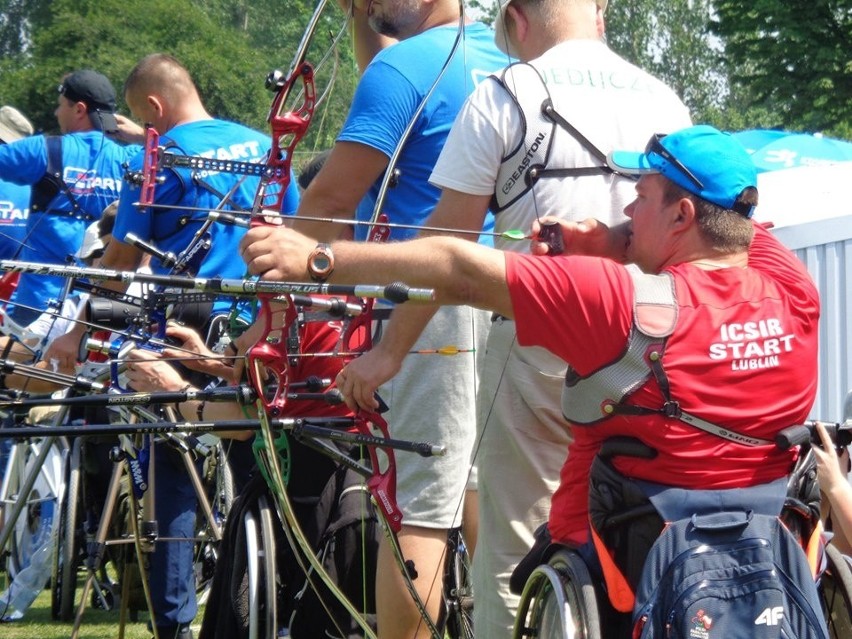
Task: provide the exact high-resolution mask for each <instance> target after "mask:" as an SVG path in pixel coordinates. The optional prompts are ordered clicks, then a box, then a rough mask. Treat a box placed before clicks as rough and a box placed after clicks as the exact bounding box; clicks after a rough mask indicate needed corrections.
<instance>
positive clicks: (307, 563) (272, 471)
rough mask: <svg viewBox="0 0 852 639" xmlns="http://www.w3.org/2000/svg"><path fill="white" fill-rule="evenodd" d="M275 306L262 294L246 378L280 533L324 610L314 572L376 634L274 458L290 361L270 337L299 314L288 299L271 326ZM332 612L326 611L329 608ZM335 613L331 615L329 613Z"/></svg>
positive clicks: (281, 341) (368, 631)
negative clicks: (306, 524)
mask: <svg viewBox="0 0 852 639" xmlns="http://www.w3.org/2000/svg"><path fill="white" fill-rule="evenodd" d="M272 316H273V310H272V307H271V300H270V299H269V298H263V299H261V308H260V317H259V319H260V321H261V322H262V325H263V329H264V331H263V335H262V336H261V338H260V339H259V340H258V343H257V344H255V346H254V347H252V348H251V349H250V350H249V352H248V354H247V360H248V373H249V380H250V382H251V384H252V386H253V387H254V389H255V392H256V393H257V409H258V418H259V420H260V434H261V438H262V441H263V443H264V448H263V451H262V455H261V459H262V461H263V462H264V466H265V469H266V474H267V477H269V479H270V481H269V488H270V490H271V491H272V495H273V499H274V503H275V505H276V510H277V511H278V514H279V515H280V517H281V520H282V522H284V524H285V525H284V533H285V535H286V537H287V541H288V543H289V544H290V546H291V548H292V549H293V554H294V557H295V558H296V561H297V563H298V564H299V567H300V568H301V570H302V571H303V572H304V574H305V577H306V579H307V580H308V583H309V584H310V585H311V588H313V589H314V591H315V592H316V594H317V597H318V599H319V601H320V602H321V604H322V605H323V607H324V608H326V610H329V609H328V606H327V604H326V603H325V602H324V601H323V597H322V594H321V593H320V592H319V590H317V587H316V585H314V583H313V582H312V575H314V574H316V575H317V576H318V577H319V578H320V580H321V581H322V582H323V583H324V584H325V585H326V587H327V588H328V589H329V591H330V592H331V593H332V595H333V596H334V597H335V598H336V599H337V600H338V601H339V602H340V603H341V605H343V607H344V608H345V609H346V611H347V612H348V613H349V614H350V615H351V616H352V618H353V619H354V620H355V622H356V623H357V624H358V625H359V626H360V627H361V629H362V630H363V631H364V636H365V637H368V638H371V639H376V635H375V632H374V631H373V629H372V628H371V627H370V625H369V623H367V621H366V620H365V619H364V617H363V615H362V613H361V612H360V611H358V610H357V608H356V607H355V606H354V605H353V604H352V603H351V602H350V601H349V599H348V598H347V597H346V595H345V593H343V591H342V590H340V588H339V587H338V586H337V584H335V583H334V580H333V579H332V578H331V576H330V575H329V574H328V572H327V571H326V570H325V567H324V566H323V565H322V562H321V561H320V560H319V559H318V558H317V556H316V553H315V552H314V548H313V547H312V545H311V543H310V541H309V540H308V538H307V536H306V535H305V533H304V531H303V530H302V527H301V525H300V524H299V521H298V519H297V517H296V514H295V509H294V508H293V505H292V502H291V501H290V497H289V495H288V492H287V482H286V479H285V473H284V471H283V470H282V468H281V463H280V461H279V459H278V453H277V452H276V451H277V447H276V445H275V444H276V441H275V440H276V437H275V433H274V432H273V429H272V425H271V422H270V416H273V417H274V416H278V415H280V414H281V413H282V412H283V410H284V408H285V403H286V401H287V393H288V391H289V382H290V366H289V360H288V357H287V355H288V353H287V340H286V339H278V340H272V341H270V340H268V336H269V335H270V334H272V333H278V334H279V335H286V334H287V332H288V329H289V327H290V326H292V325H293V324H294V323H295V322H296V321H297V320H298V316H297V311H296V308H295V306H294V305H293V304H292V303H286V305H285V307H284V320H283V322H282V324H281V326H280V328H275V327H274V326H273V321H272ZM270 374H271V375H272V376H273V377H275V378H276V381H277V384H276V392H275V395H274V396H273V397H272V398H267V397H266V394H265V392H264V391H265V388H266V385H267V378H268V376H269V375H270ZM329 614H330V611H329ZM330 618H332V619H333V616H332V615H330Z"/></svg>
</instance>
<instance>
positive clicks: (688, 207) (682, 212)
mask: <svg viewBox="0 0 852 639" xmlns="http://www.w3.org/2000/svg"><path fill="white" fill-rule="evenodd" d="M675 210H676V213H675V218H674V223H675V224H678V225H682V226H683V227H684V228H688V227H689V226H691V225H692V224H693V223H694V222H695V215H696V210H695V202H693V201H692V200H691V199H690V198H688V197H682V198H680V199H679V200H678V202H677V207H676V208H675Z"/></svg>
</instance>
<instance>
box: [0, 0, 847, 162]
mask: <svg viewBox="0 0 852 639" xmlns="http://www.w3.org/2000/svg"><path fill="white" fill-rule="evenodd" d="M314 4H315V2H314V0H287V1H286V2H281V1H280V0H278V1H276V2H273V1H272V0H147V2H144V3H138V2H126V1H122V0H97V1H96V2H95V1H93V0H0V103H2V104H11V105H14V106H16V107H18V108H19V109H21V110H22V111H23V112H25V113H26V114H27V115H28V116H29V117H30V118H31V119H32V120H33V122H34V124H35V125H36V127H37V128H39V129H41V130H44V131H47V132H55V130H56V123H55V119H54V118H53V110H54V108H55V105H56V92H55V87H56V86H57V85H58V83H59V81H60V79H61V77H62V75H63V74H65V73H67V72H69V71H72V70H75V69H79V68H84V67H90V68H94V69H96V70H99V71H101V72H102V73H104V74H106V75H107V76H108V77H109V78H110V79H111V80H112V81H113V83H114V85H115V86H116V89H117V90H118V92H119V94H121V92H122V91H121V86H122V83H123V80H124V77H125V76H126V75H127V72H128V71H129V70H130V68H131V67H132V66H133V65H134V64H135V62H136V61H137V60H138V59H139V58H141V57H142V56H143V55H146V54H148V53H152V52H155V51H166V52H168V53H172V54H173V55H175V56H176V57H177V58H179V59H180V60H181V61H182V62H183V63H184V64H185V65H186V66H187V67H188V68H189V70H190V72H191V73H192V75H193V77H194V78H195V80H196V82H197V84H198V87H199V90H200V91H201V93H202V97H203V99H204V101H205V103H206V104H207V106H208V108H209V109H210V111H211V112H213V113H214V114H215V115H217V116H219V117H224V118H229V119H235V120H239V121H241V122H245V123H247V124H249V125H251V126H254V127H256V128H259V129H261V130H263V129H265V128H266V116H267V111H268V108H269V104H270V101H271V96H270V94H269V93H268V92H267V91H266V90H265V89H264V81H265V78H266V76H267V74H268V73H269V72H270V71H272V70H273V69H276V68H278V69H281V70H283V71H286V70H287V66H288V65H289V63H290V61H291V59H292V57H293V54H294V52H295V49H296V47H297V45H298V43H299V41H300V39H301V36H302V32H303V30H304V28H305V25H306V24H307V22H308V19H309V17H310V15H311V12H312V11H313V6H314ZM609 4H610V6H609V8H608V10H607V38H608V41H609V43H610V46H612V47H613V49H615V50H616V51H618V52H619V53H620V54H622V55H623V56H625V57H626V58H627V59H629V60H631V61H633V62H635V63H637V64H639V65H640V66H642V67H644V68H646V69H648V70H649V71H650V72H651V73H653V74H654V75H656V76H658V77H660V78H662V79H663V80H664V81H666V82H667V83H668V84H669V85H670V86H672V87H673V88H674V89H675V90H676V91H677V92H678V93H679V94H680V95H681V96H682V97H683V99H684V101H685V102H686V103H687V104H688V105H689V106H690V108H691V110H692V112H693V118H694V120H695V121H696V122H708V123H711V124H714V125H716V126H718V127H720V128H723V129H728V130H739V129H744V128H774V127H777V128H784V129H789V130H795V131H807V132H822V133H824V134H825V135H828V136H834V137H843V138H847V139H849V138H852V0H751V1H750V2H741V1H740V0H610V3H609ZM329 6H330V8H329V9H328V10H327V11H326V14H325V17H324V19H323V21H322V22H321V25H320V27H319V28H318V29H317V33H316V36H315V38H314V41H313V44H312V46H311V50H310V52H309V54H308V60H309V61H311V62H312V63H314V64H315V65H317V66H319V69H318V71H317V92H318V93H320V94H323V95H324V96H325V99H324V102H323V104H322V106H321V107H320V108H319V109H318V110H317V113H316V115H315V119H314V123H313V124H312V126H311V128H310V129H309V131H310V133H309V137H308V139H307V140H306V142H305V143H304V144H303V145H302V146H301V147H300V148H301V151H302V152H303V153H308V154H310V153H312V152H313V151H316V150H320V149H323V148H327V147H328V146H330V145H331V144H332V143H333V141H334V136H335V133H336V132H337V131H338V130H339V128H340V126H341V125H342V123H343V119H344V118H345V115H346V112H347V110H348V108H349V103H350V100H351V96H352V91H353V90H354V87H355V84H356V83H357V75H358V74H357V70H356V67H355V63H354V59H353V56H352V49H351V41H350V38H349V34H348V32H347V31H346V27H345V23H344V15H343V12H342V11H340V10H339V9H338V8H337V7H336V6H335V3H334V2H333V1H330V2H329ZM466 6H467V7H468V9H469V10H470V11H471V13H473V14H474V15H477V16H481V17H482V18H483V19H485V20H486V21H488V20H489V19H490V18H491V17H493V15H494V12H495V11H496V2H494V1H493V0H468V2H467V3H466ZM321 60H322V63H321V64H320V61H321ZM119 101H120V103H121V96H119ZM120 108H121V110H122V111H124V112H126V107H125V106H124V105H123V103H121V104H120Z"/></svg>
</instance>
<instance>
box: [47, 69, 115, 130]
mask: <svg viewBox="0 0 852 639" xmlns="http://www.w3.org/2000/svg"><path fill="white" fill-rule="evenodd" d="M56 119H57V120H58V122H59V128H60V129H61V130H62V132H63V133H69V132H73V131H86V130H92V129H94V130H97V131H104V132H105V133H111V132H113V131H117V130H118V123H117V122H116V119H115V89H113V87H112V84H111V83H110V81H109V80H108V79H107V78H106V76H104V75H102V74H100V73H98V72H97V71H92V70H91V69H84V70H82V71H75V72H74V73H71V74H69V75H67V76H65V78H63V80H62V82H61V83H60V85H59V105H58V106H57V108H56Z"/></svg>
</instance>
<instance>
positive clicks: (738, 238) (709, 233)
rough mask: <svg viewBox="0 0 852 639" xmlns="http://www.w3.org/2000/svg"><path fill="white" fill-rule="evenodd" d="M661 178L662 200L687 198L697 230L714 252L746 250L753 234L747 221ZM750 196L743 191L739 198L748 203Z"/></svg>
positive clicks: (666, 201) (755, 198)
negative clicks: (693, 211)
mask: <svg viewBox="0 0 852 639" xmlns="http://www.w3.org/2000/svg"><path fill="white" fill-rule="evenodd" d="M663 181H664V186H663V203H664V204H671V203H673V202H676V201H677V200H681V199H683V198H686V199H688V200H690V201H691V202H692V203H693V204H694V205H695V219H696V222H697V223H698V232H699V233H700V234H701V237H702V238H703V239H704V241H705V242H707V244H708V245H710V246H711V247H712V248H713V250H714V251H715V252H716V253H718V254H720V255H730V254H731V253H737V252H739V251H744V250H748V247H749V246H750V245H751V238H752V237H753V236H754V227H753V226H752V222H751V220H749V219H748V218H747V217H744V216H743V215H741V214H740V213H737V212H736V211H733V210H731V209H725V208H723V207H721V206H719V205H717V204H713V203H712V202H708V201H707V200H705V199H704V198H701V197H698V196H697V195H694V194H692V193H690V192H689V191H687V190H686V189H684V188H682V187H680V186H678V185H677V184H675V183H674V182H672V181H671V180H669V179H668V178H663ZM751 190H752V191H753V192H754V193H753V199H754V202H753V204H757V190H756V189H751ZM746 191H748V189H746ZM750 198H752V194H751V193H749V192H746V193H743V195H742V196H741V199H742V200H743V201H745V202H748V203H752V202H750V201H749V200H750Z"/></svg>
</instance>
